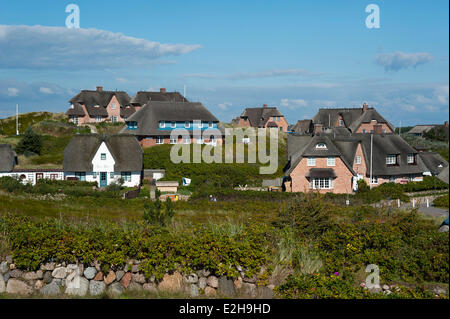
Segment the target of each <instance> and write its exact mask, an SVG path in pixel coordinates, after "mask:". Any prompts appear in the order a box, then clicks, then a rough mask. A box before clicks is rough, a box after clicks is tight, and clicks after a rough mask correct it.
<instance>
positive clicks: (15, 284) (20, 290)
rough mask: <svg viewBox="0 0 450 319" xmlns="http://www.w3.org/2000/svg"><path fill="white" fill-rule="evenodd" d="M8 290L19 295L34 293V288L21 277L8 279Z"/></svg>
mask: <svg viewBox="0 0 450 319" xmlns="http://www.w3.org/2000/svg"><path fill="white" fill-rule="evenodd" d="M6 292H7V293H10V294H17V295H31V294H32V293H33V288H32V287H30V286H28V285H27V284H26V283H25V282H23V281H21V280H19V279H15V278H11V279H10V280H8V284H7V286H6Z"/></svg>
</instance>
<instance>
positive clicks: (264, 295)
mask: <svg viewBox="0 0 450 319" xmlns="http://www.w3.org/2000/svg"><path fill="white" fill-rule="evenodd" d="M256 295H257V296H258V298H260V299H272V298H273V291H272V289H270V288H269V287H258V288H256Z"/></svg>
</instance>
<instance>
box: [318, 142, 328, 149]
mask: <svg viewBox="0 0 450 319" xmlns="http://www.w3.org/2000/svg"><path fill="white" fill-rule="evenodd" d="M316 148H318V149H322V150H325V149H327V144H325V143H317V145H316Z"/></svg>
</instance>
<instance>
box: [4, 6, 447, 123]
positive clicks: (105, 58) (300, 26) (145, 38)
mask: <svg viewBox="0 0 450 319" xmlns="http://www.w3.org/2000/svg"><path fill="white" fill-rule="evenodd" d="M70 3H74V4H77V5H78V6H79V8H80V26H81V29H67V28H65V20H66V17H67V16H68V13H66V12H65V8H66V5H68V4H70ZM371 3H374V4H377V5H378V6H379V8H380V28H379V29H368V28H367V27H366V25H365V20H366V17H367V16H368V13H366V12H365V8H366V6H367V5H368V4H371ZM0 4H1V7H2V10H1V11H0V118H2V117H6V116H10V115H12V114H13V113H14V110H15V104H16V103H19V105H20V108H21V111H22V112H25V111H40V110H48V111H54V112H63V111H65V110H66V109H67V107H68V106H69V104H68V100H69V99H70V98H71V97H72V96H73V95H74V94H76V93H77V92H78V91H79V90H81V89H94V88H95V87H96V86H97V85H102V86H103V87H104V89H106V90H115V89H118V90H125V91H127V92H128V93H129V94H130V95H133V94H134V93H135V92H136V91H138V90H159V88H160V87H165V88H167V90H170V91H172V90H177V91H180V92H182V93H183V90H184V86H186V95H187V98H188V99H190V100H193V101H200V102H202V103H203V104H204V105H205V106H207V107H208V108H209V109H210V110H211V111H212V112H213V113H214V114H215V115H216V116H217V117H218V118H219V119H220V120H222V121H226V122H228V121H230V120H231V119H232V118H234V117H236V116H238V115H240V113H241V112H242V110H243V109H244V108H245V107H255V106H261V105H262V104H264V103H266V104H268V105H274V106H277V107H279V109H280V110H281V111H282V112H283V113H284V114H285V116H286V117H287V119H288V121H289V122H290V123H295V122H296V121H297V120H299V119H304V118H311V117H312V116H313V115H314V114H315V113H316V111H317V109H318V108H319V107H359V106H361V105H362V103H363V102H368V103H369V105H371V106H374V107H376V108H377V109H378V110H379V111H380V112H381V113H382V114H383V115H384V116H385V117H386V118H387V119H388V120H390V121H391V122H392V123H393V124H394V125H395V126H398V125H399V124H400V121H402V125H414V124H418V123H440V122H443V121H444V120H445V119H447V118H448V100H449V98H448V96H449V84H448V77H449V74H448V68H449V63H448V61H449V42H448V38H449V34H448V27H449V17H448V12H449V8H448V1H438V0H435V1H411V0H410V1H406V0H405V1H400V0H398V1H375V0H372V1H362V0H359V1H356V0H354V1H352V0H348V1H245V2H244V1H232V0H228V1H114V0H109V1H106V0H97V1H92V0H91V1H81V0H79V1H73V2H70V1H67V2H66V1H57V2H56V1H19V0H18V1H0Z"/></svg>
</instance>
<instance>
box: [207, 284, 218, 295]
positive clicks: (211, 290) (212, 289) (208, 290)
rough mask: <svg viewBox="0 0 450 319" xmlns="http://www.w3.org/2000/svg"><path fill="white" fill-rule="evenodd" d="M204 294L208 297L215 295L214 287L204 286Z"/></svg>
mask: <svg viewBox="0 0 450 319" xmlns="http://www.w3.org/2000/svg"><path fill="white" fill-rule="evenodd" d="M205 295H206V296H208V297H215V296H216V295H217V292H216V289H214V288H212V287H209V286H208V287H206V288H205Z"/></svg>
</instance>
